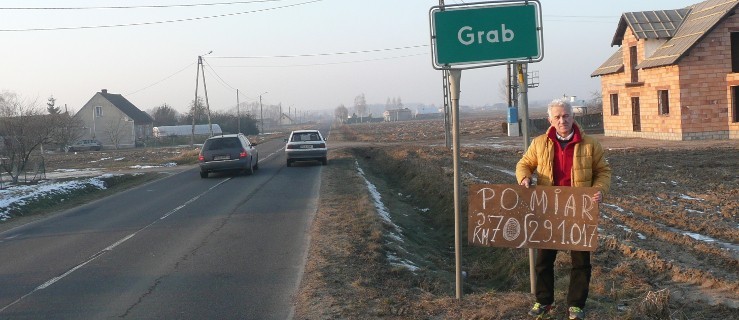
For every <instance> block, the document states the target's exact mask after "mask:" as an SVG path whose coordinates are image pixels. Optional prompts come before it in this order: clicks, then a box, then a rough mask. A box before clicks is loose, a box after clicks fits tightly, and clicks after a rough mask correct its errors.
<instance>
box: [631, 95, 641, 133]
mask: <svg viewBox="0 0 739 320" xmlns="http://www.w3.org/2000/svg"><path fill="white" fill-rule="evenodd" d="M639 109H640V108H639V97H631V123H632V124H633V127H634V132H640V131H641V111H640V110H639Z"/></svg>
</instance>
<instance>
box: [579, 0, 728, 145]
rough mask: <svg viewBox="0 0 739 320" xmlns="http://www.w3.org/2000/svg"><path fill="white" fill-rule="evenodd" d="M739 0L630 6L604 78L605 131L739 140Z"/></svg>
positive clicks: (602, 70)
mask: <svg viewBox="0 0 739 320" xmlns="http://www.w3.org/2000/svg"><path fill="white" fill-rule="evenodd" d="M738 2H739V0H708V1H703V2H700V3H697V4H694V5H691V6H689V7H686V8H682V9H672V10H657V11H642V12H626V13H624V14H622V15H621V19H620V21H619V23H618V27H617V28H616V33H615V35H614V36H613V40H612V42H611V45H612V46H619V49H618V50H617V51H616V52H615V53H614V54H613V55H612V56H611V57H610V58H608V60H606V61H605V62H604V63H603V64H602V65H601V66H600V67H599V68H598V69H596V70H595V71H594V72H593V73H592V75H591V76H593V77H596V76H597V77H600V78H601V86H602V87H601V90H602V91H601V92H602V94H603V109H604V110H603V111H604V112H603V125H604V130H605V132H604V133H605V135H607V136H619V137H642V138H650V139H661V140H699V139H739V15H737V14H736V9H737V3H738Z"/></svg>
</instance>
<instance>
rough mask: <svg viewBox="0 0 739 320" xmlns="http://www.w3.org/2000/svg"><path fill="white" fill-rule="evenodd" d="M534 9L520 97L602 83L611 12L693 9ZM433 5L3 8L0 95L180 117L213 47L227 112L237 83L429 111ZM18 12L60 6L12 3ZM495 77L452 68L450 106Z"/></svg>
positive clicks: (499, 71) (174, 2)
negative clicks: (117, 103) (536, 44)
mask: <svg viewBox="0 0 739 320" xmlns="http://www.w3.org/2000/svg"><path fill="white" fill-rule="evenodd" d="M462 2H463V1H461V0H447V1H446V4H447V5H449V4H459V3H462ZM464 2H470V1H464ZM541 2H542V14H543V27H544V44H545V48H544V59H543V61H541V62H539V63H536V64H531V65H530V70H536V71H538V72H539V77H540V78H539V81H540V86H539V87H538V88H535V89H532V90H531V91H530V92H529V98H530V99H531V100H541V99H547V100H549V99H552V98H555V97H561V96H562V95H563V94H567V95H576V96H578V97H579V98H589V97H590V96H591V94H592V92H594V91H597V90H600V80H599V78H591V77H590V74H591V73H592V72H593V70H595V69H596V68H597V67H598V66H600V64H601V63H603V62H604V61H605V60H606V59H607V58H608V57H609V56H610V55H611V54H612V53H613V52H615V50H617V49H618V48H617V47H611V46H610V43H611V40H612V38H613V35H614V33H615V31H616V26H617V23H618V20H619V18H620V16H621V13H623V12H627V11H644V10H661V9H677V8H682V7H685V6H688V5H690V4H693V3H697V2H699V1H697V0H687V1H686V0H647V1H645V0H618V1H585V0H580V1H576V0H542V1H541ZM202 4H218V5H207V6H206V5H202ZM438 4H439V3H438V1H433V0H373V1H368V0H363V1H360V0H256V1H253V0H252V1H232V0H148V1H145V0H130V1H113V0H110V1H102V0H98V1H92V0H90V1H83V0H65V1H41V0H23V1H7V0H0V47H1V48H0V61H1V62H0V65H1V66H2V68H1V69H0V70H1V71H0V91H11V92H15V93H17V94H19V95H20V96H22V97H23V98H26V99H29V100H37V101H38V103H39V104H40V105H44V104H45V103H46V99H47V98H48V97H49V96H50V95H53V96H54V97H55V98H56V99H57V105H60V106H63V105H65V104H66V105H68V107H69V108H70V109H72V110H79V108H80V107H81V106H83V105H84V104H85V103H86V102H87V101H88V100H89V99H90V98H91V97H92V96H93V95H94V94H95V92H98V91H100V90H101V89H108V92H110V93H120V94H123V95H124V96H125V97H126V98H127V99H128V100H130V101H131V102H133V103H134V104H135V105H136V106H138V107H139V108H140V109H142V110H149V109H152V108H154V107H156V106H159V105H161V104H163V103H167V104H169V105H171V106H173V107H174V108H175V109H177V110H179V111H182V112H184V111H186V109H187V106H188V104H189V103H190V102H191V101H192V100H193V99H194V97H195V78H196V65H197V57H198V55H205V54H206V53H208V52H210V51H213V52H212V53H211V54H209V55H205V56H204V60H205V63H206V66H205V69H206V74H205V77H206V84H207V88H208V97H209V101H210V105H211V108H212V109H215V110H226V109H232V108H234V107H235V105H236V89H239V91H240V93H241V98H240V100H241V102H254V101H257V100H258V99H259V95H260V94H261V93H264V92H267V93H266V94H263V95H262V99H263V102H264V103H265V104H277V103H282V105H283V107H284V108H287V107H293V108H296V109H298V110H311V109H333V108H335V107H336V106H338V105H340V104H344V105H346V106H347V107H352V106H353V104H354V98H355V97H356V96H357V95H359V94H361V93H364V94H365V97H366V100H367V103H369V104H374V103H378V104H384V103H385V102H386V101H387V99H388V98H395V97H400V98H401V99H402V101H403V102H404V103H406V104H407V103H425V104H435V105H437V106H439V105H441V104H442V87H441V81H442V78H441V71H437V70H434V69H433V68H432V64H431V49H430V47H429V15H428V13H429V9H430V8H431V7H432V6H435V5H438ZM182 5H187V6H182ZM144 6H146V7H144ZM151 6H156V7H151ZM20 7H24V8H50V7H55V8H57V9H44V10H41V9H23V10H21V9H11V8H20ZM91 7H96V8H91ZM100 7H136V8H118V9H113V8H100ZM60 8H67V9H60ZM73 8H74V9H73ZM101 26H112V27H101ZM29 29H33V30H29ZM39 29H52V30H39ZM18 30H25V31H18ZM296 56H297V57H296ZM504 77H505V67H502V66H499V67H491V68H484V69H476V70H465V71H463V72H462V85H461V89H462V94H461V99H460V103H461V104H463V105H484V104H493V103H497V102H502V99H501V97H500V93H499V90H498V83H499V82H500V81H501V79H503V78H504ZM201 79H202V78H201ZM200 84H201V86H200V92H199V95H203V88H202V81H201V83H200Z"/></svg>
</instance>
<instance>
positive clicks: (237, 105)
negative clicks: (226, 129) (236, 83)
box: [236, 89, 241, 133]
mask: <svg viewBox="0 0 739 320" xmlns="http://www.w3.org/2000/svg"><path fill="white" fill-rule="evenodd" d="M236 121H238V124H237V125H236V127H237V128H238V133H241V113H240V112H239V89H236Z"/></svg>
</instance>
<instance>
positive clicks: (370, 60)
mask: <svg viewBox="0 0 739 320" xmlns="http://www.w3.org/2000/svg"><path fill="white" fill-rule="evenodd" d="M425 55H428V53H418V54H409V55H403V56H394V57H384V58H376V59H365V60H353V61H341V62H326V63H308V64H290V65H244V66H218V67H221V68H290V67H315V66H328V65H336V64H350V63H363V62H373V61H383V60H394V59H402V58H409V57H417V56H425Z"/></svg>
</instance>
